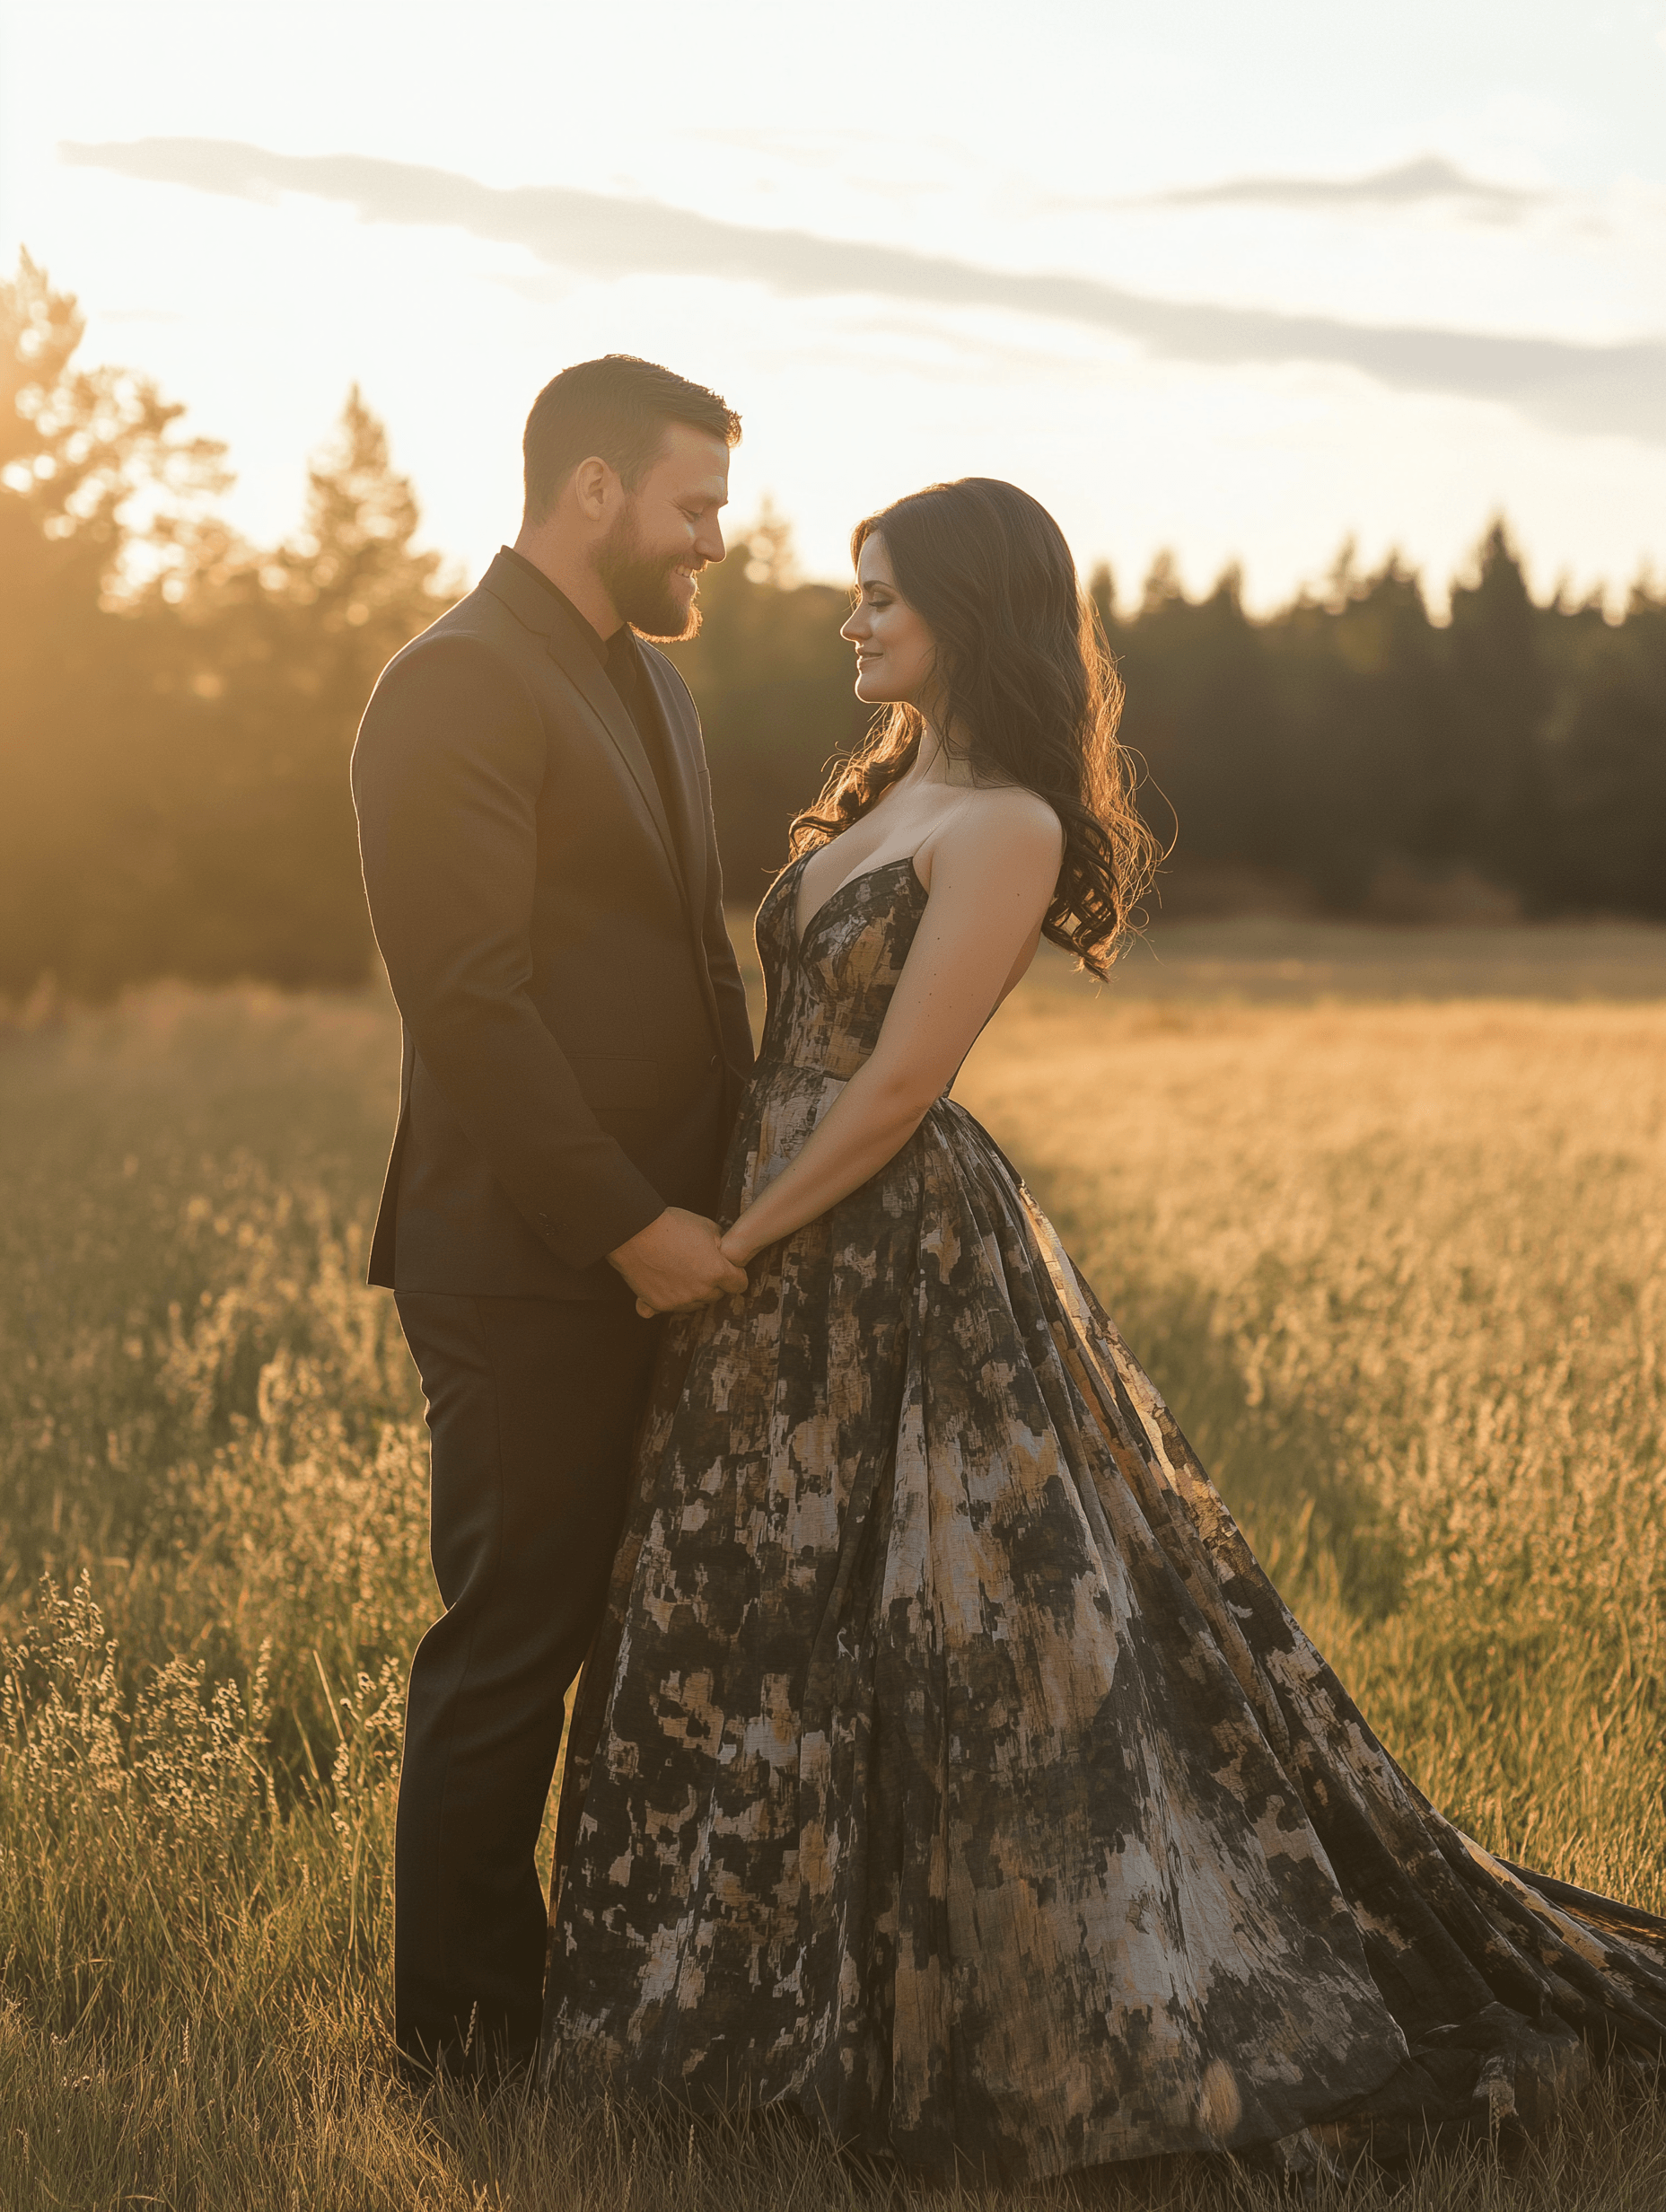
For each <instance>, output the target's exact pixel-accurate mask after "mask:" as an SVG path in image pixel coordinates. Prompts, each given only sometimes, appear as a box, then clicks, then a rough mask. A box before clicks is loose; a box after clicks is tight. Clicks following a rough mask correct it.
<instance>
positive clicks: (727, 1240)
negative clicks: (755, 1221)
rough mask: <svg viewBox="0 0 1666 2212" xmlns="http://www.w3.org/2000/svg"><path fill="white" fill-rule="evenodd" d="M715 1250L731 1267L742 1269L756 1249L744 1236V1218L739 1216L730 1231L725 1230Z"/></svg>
mask: <svg viewBox="0 0 1666 2212" xmlns="http://www.w3.org/2000/svg"><path fill="white" fill-rule="evenodd" d="M717 1249H718V1251H720V1252H721V1253H722V1254H723V1258H724V1259H725V1260H728V1262H729V1263H730V1265H731V1266H732V1267H736V1268H744V1267H745V1266H746V1264H747V1262H748V1261H749V1260H750V1259H751V1257H752V1254H753V1252H754V1251H756V1249H757V1247H756V1246H755V1245H753V1244H751V1243H750V1242H748V1240H747V1236H746V1216H745V1215H744V1214H742V1215H741V1218H740V1220H739V1221H737V1222H736V1223H735V1224H734V1226H733V1228H732V1229H725V1230H724V1231H723V1234H722V1236H720V1237H719V1238H718V1240H717Z"/></svg>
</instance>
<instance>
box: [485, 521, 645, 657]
mask: <svg viewBox="0 0 1666 2212" xmlns="http://www.w3.org/2000/svg"><path fill="white" fill-rule="evenodd" d="M503 552H504V558H505V559H506V560H512V561H513V563H514V564H515V566H516V567H517V568H520V569H522V570H524V572H525V573H526V575H529V576H532V577H534V578H536V580H537V581H538V582H539V584H542V585H543V587H544V589H545V591H547V592H548V593H549V595H550V597H551V598H552V599H553V600H555V601H557V603H558V604H559V605H561V606H563V607H565V608H566V610H567V612H568V613H569V614H570V615H571V616H572V618H573V619H574V622H575V623H576V624H577V625H578V634H579V636H581V637H582V638H583V640H584V643H585V644H586V645H588V646H589V647H590V649H591V651H592V653H593V654H595V656H596V658H597V659H598V660H599V661H600V662H601V665H602V666H603V668H606V667H608V665H609V659H610V658H611V657H612V656H613V655H614V654H615V653H616V652H617V653H618V654H619V655H624V656H628V655H629V654H630V653H631V652H632V650H633V648H634V646H635V643H636V640H635V639H634V638H632V637H631V634H630V624H629V623H628V622H621V623H620V624H619V627H618V629H617V630H615V631H614V633H613V635H612V636H611V637H603V636H601V632H600V631H599V630H598V629H597V628H596V626H595V624H594V623H593V622H590V621H588V620H586V619H585V618H584V616H583V615H582V614H581V613H580V612H579V610H578V609H577V608H576V607H575V606H574V604H573V601H571V600H570V599H569V598H568V597H567V595H566V592H564V591H563V590H562V588H561V586H560V585H559V584H553V583H551V581H550V579H549V578H548V576H547V575H545V574H544V572H543V570H542V569H541V568H539V566H537V564H536V563H535V562H532V561H530V560H528V558H527V557H526V555H525V554H524V553H517V552H516V550H515V549H514V547H513V546H512V545H506V546H504V549H503ZM620 638H625V639H627V641H628V642H627V644H625V645H620V644H619V640H620ZM615 664H617V663H615Z"/></svg>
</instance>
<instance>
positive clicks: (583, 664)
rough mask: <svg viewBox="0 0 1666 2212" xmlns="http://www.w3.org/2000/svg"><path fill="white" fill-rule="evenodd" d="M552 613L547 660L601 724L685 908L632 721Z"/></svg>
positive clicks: (669, 832)
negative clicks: (570, 682)
mask: <svg viewBox="0 0 1666 2212" xmlns="http://www.w3.org/2000/svg"><path fill="white" fill-rule="evenodd" d="M552 611H553V613H554V615H555V621H554V623H552V625H551V627H550V632H549V653H550V658H551V659H552V660H553V661H555V662H556V663H557V666H558V667H559V668H560V670H561V671H562V673H563V674H564V675H566V676H569V677H571V678H572V680H573V682H574V684H575V685H576V686H577V688H578V690H579V694H580V696H581V697H582V698H583V701H584V704H585V706H586V707H589V709H590V711H591V713H592V715H594V716H595V717H596V720H597V721H598V722H599V723H600V724H601V727H602V730H603V731H604V733H606V735H607V739H608V742H609V744H610V745H611V746H612V747H613V750H615V752H617V753H618V757H619V759H621V760H622V761H623V762H624V764H625V767H626V768H627V770H628V771H629V775H630V779H631V782H632V783H633V784H634V785H635V786H636V796H637V797H638V799H640V800H641V802H642V804H643V807H644V810H645V812H646V813H647V815H648V818H649V820H650V821H652V822H653V826H654V828H655V829H657V830H658V832H659V837H660V843H661V845H662V847H664V851H665V865H666V866H667V867H668V868H669V869H670V870H671V875H672V878H673V880H674V881H675V882H676V885H677V888H678V890H679V891H680V892H681V893H682V895H683V900H684V902H685V903H687V900H688V885H687V883H686V882H684V880H683V871H682V864H681V861H680V857H679V855H678V851H677V838H676V834H675V832H674V831H673V829H672V828H671V822H670V821H669V820H668V818H667V816H666V812H665V803H664V801H663V800H662V798H661V796H660V786H659V784H658V782H657V780H656V779H655V777H654V773H653V768H652V766H651V765H650V763H649V760H648V756H647V754H646V753H645V752H644V750H643V747H642V740H641V739H640V738H639V737H638V736H637V734H636V730H635V729H634V727H633V726H632V724H631V719H630V716H629V715H627V713H626V712H625V709H624V707H621V706H620V704H619V695H618V692H617V691H616V690H615V689H613V686H612V685H611V684H610V683H609V680H608V676H607V671H606V670H605V669H604V668H603V667H602V665H601V662H600V661H598V660H597V658H596V656H595V654H593V653H592V651H591V649H590V647H589V646H588V645H586V644H585V642H584V640H583V638H582V637H579V636H574V635H572V634H571V633H572V630H573V625H572V623H571V621H570V620H569V619H567V617H566V615H565V614H564V613H563V611H562V610H561V609H560V608H559V607H556V608H554V609H553V610H552Z"/></svg>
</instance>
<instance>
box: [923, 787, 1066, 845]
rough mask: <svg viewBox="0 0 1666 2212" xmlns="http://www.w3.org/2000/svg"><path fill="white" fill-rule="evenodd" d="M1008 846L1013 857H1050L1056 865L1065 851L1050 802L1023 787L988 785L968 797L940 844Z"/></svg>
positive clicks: (1062, 830) (1062, 833)
mask: <svg viewBox="0 0 1666 2212" xmlns="http://www.w3.org/2000/svg"><path fill="white" fill-rule="evenodd" d="M948 838H955V840H956V842H957V843H962V844H966V845H977V846H978V847H981V848H983V849H985V850H987V849H988V848H989V847H992V846H993V847H1010V848H1012V850H1013V856H1014V857H1018V856H1021V855H1022V857H1023V858H1024V859H1026V860H1029V859H1031V858H1038V859H1039V858H1041V857H1043V856H1046V857H1049V858H1051V860H1052V861H1053V862H1054V864H1055V865H1057V862H1058V860H1059V858H1060V856H1062V854H1063V852H1064V849H1065V827H1064V824H1063V823H1062V822H1061V821H1059V818H1058V816H1057V813H1056V812H1054V811H1053V809H1052V807H1050V806H1049V805H1048V803H1047V801H1046V800H1045V799H1044V798H1042V797H1041V796H1040V794H1039V793H1038V792H1034V791H1030V790H1029V789H1028V788H1027V787H1026V786H1024V785H1022V784H986V785H984V786H982V787H981V788H979V789H978V790H975V791H969V792H968V793H967V794H966V803H965V804H964V805H963V806H960V807H957V808H956V809H955V810H954V812H952V814H951V816H950V817H949V819H948V820H947V821H945V822H944V824H943V829H942V830H941V831H940V833H939V841H940V842H942V841H943V840H946V839H948Z"/></svg>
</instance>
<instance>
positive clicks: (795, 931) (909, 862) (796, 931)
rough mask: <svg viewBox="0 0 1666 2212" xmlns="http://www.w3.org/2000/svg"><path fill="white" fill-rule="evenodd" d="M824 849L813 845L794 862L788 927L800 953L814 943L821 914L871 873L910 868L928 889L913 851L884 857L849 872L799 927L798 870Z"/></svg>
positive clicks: (917, 882) (919, 883) (879, 873)
mask: <svg viewBox="0 0 1666 2212" xmlns="http://www.w3.org/2000/svg"><path fill="white" fill-rule="evenodd" d="M821 849H822V848H821V847H820V845H813V846H811V849H810V851H809V852H808V853H801V854H800V855H799V856H798V858H797V859H796V860H795V861H794V863H793V871H794V877H795V880H794V885H793V896H792V900H791V904H790V906H789V908H788V912H787V927H788V929H789V931H790V933H791V935H792V938H793V946H794V951H795V952H798V953H800V954H802V952H803V950H804V947H805V946H806V945H807V944H809V942H810V933H811V930H812V929H814V927H815V926H816V924H817V923H818V922H819V921H820V919H821V917H822V916H823V915H824V914H825V913H826V912H827V910H828V908H829V907H830V906H833V905H835V904H836V903H837V900H839V899H841V898H842V897H843V896H844V894H845V892H846V891H850V890H853V889H854V888H855V885H856V884H858V883H864V882H866V881H867V880H868V878H869V877H870V876H873V875H883V874H884V873H886V871H887V870H888V869H890V868H907V870H908V873H909V874H910V875H911V876H913V877H914V881H915V882H916V884H918V885H919V888H920V890H921V891H925V884H924V883H921V882H920V879H919V876H918V875H917V873H916V871H915V866H914V858H915V856H914V855H913V854H912V853H899V855H898V856H897V857H896V859H894V860H881V862H880V863H879V865H877V866H876V867H872V868H858V869H857V871H856V873H855V875H847V876H846V878H845V881H844V882H842V883H841V884H840V885H839V887H838V889H837V891H829V893H828V895H827V897H826V898H825V899H824V900H822V901H821V904H820V906H819V907H818V908H816V910H815V912H814V913H813V914H812V915H811V917H810V919H809V920H808V921H807V922H806V923H805V924H804V926H803V928H802V930H801V929H800V928H799V926H798V884H797V882H796V871H797V870H798V869H800V868H802V866H803V865H804V863H805V862H806V861H807V860H809V859H811V857H812V856H814V855H815V854H816V853H819V852H820V850H821Z"/></svg>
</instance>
